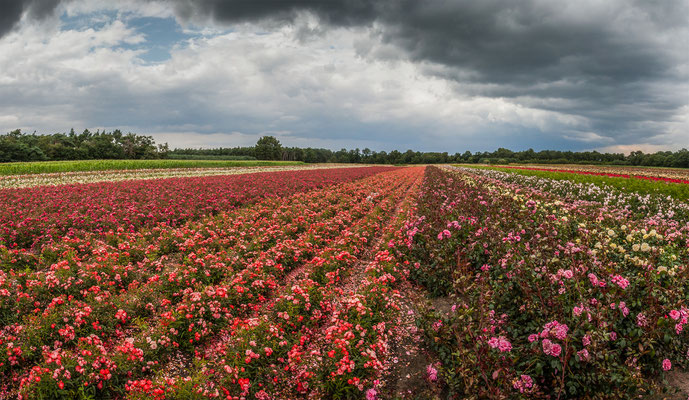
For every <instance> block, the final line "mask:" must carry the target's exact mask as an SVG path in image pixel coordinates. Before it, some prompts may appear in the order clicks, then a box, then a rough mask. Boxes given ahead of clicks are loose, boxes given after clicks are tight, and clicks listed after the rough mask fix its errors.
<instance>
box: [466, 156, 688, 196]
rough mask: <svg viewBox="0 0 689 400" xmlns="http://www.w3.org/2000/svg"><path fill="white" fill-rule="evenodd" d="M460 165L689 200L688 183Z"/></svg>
mask: <svg viewBox="0 0 689 400" xmlns="http://www.w3.org/2000/svg"><path fill="white" fill-rule="evenodd" d="M458 166H460V167H468V168H476V169H492V170H495V171H502V172H508V173H513V174H520V175H526V176H538V177H541V178H548V179H555V180H568V181H570V182H576V183H594V184H596V185H608V186H611V187H613V188H615V189H618V190H621V191H623V192H627V193H639V194H643V195H645V194H655V195H663V196H671V197H672V198H674V199H676V200H680V201H687V200H689V185H686V184H682V183H668V182H662V181H649V180H645V179H637V178H618V177H614V176H599V175H581V174H577V173H569V172H551V171H533V170H525V169H515V168H500V167H488V166H480V165H466V164H462V165H458Z"/></svg>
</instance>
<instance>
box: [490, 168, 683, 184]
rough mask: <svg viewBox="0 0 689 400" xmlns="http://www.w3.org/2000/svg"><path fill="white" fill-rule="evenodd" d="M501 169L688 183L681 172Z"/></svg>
mask: <svg viewBox="0 0 689 400" xmlns="http://www.w3.org/2000/svg"><path fill="white" fill-rule="evenodd" d="M502 168H514V169H520V170H528V171H547V172H567V173H572V174H581V175H597V176H611V177H614V178H634V179H646V180H649V181H662V182H667V183H689V176H687V174H686V173H685V172H684V171H683V170H679V171H671V172H667V170H658V171H656V170H653V169H642V170H639V169H636V170H633V171H630V170H629V169H627V168H611V167H599V168H592V167H591V166H588V167H584V168H575V167H566V166H562V167H560V166H557V167H547V168H545V167H532V166H514V167H513V166H503V167H502Z"/></svg>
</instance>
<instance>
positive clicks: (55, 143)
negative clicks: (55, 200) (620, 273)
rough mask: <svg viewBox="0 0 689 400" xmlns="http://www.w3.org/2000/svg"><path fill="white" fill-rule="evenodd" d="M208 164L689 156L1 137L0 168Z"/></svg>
mask: <svg viewBox="0 0 689 400" xmlns="http://www.w3.org/2000/svg"><path fill="white" fill-rule="evenodd" d="M156 158H159V159H164V158H169V159H192V160H200V159H209V160H216V159H217V160H256V159H258V160H284V161H304V162H307V163H328V162H333V163H366V164H444V163H475V164H479V163H481V164H508V163H536V164H566V163H567V164H611V165H638V166H654V167H679V168H689V150H687V149H682V150H679V151H675V152H672V151H660V152H657V153H643V152H641V151H635V152H632V153H631V154H629V155H625V154H622V153H600V152H597V151H581V152H573V151H559V150H541V151H534V150H533V149H529V150H524V151H511V150H508V149H505V148H499V149H497V150H495V151H492V152H474V153H472V152H470V151H464V152H461V153H460V152H457V153H454V154H450V153H448V152H444V153H438V152H420V151H413V150H407V151H405V152H400V151H398V150H393V151H391V152H385V151H373V150H370V149H363V150H361V149H353V150H347V149H341V150H338V151H333V150H329V149H321V148H311V147H308V148H299V147H287V146H282V145H281V143H280V141H279V140H278V139H276V138H275V137H272V136H264V137H262V138H260V139H259V140H258V142H257V143H256V145H255V146H248V147H223V148H215V149H174V150H170V149H169V146H168V144H167V143H165V144H156V143H155V141H154V140H153V138H152V137H151V136H144V135H139V134H135V133H127V134H124V133H122V132H121V131H119V130H114V131H112V132H105V131H103V132H101V131H96V132H90V131H89V130H85V131H83V132H82V133H80V134H77V133H75V132H74V130H72V131H70V132H69V133H55V134H50V135H38V134H36V133H32V134H26V133H22V132H21V131H20V130H15V131H12V132H9V133H7V134H4V135H0V162H16V161H60V160H100V159H156Z"/></svg>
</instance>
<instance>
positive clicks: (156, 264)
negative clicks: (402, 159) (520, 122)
mask: <svg viewBox="0 0 689 400" xmlns="http://www.w3.org/2000/svg"><path fill="white" fill-rule="evenodd" d="M361 170H362V169H356V171H361ZM380 171H381V170H380V169H378V172H380ZM388 171H389V172H384V173H379V174H376V175H373V176H371V177H369V178H364V179H363V180H358V181H355V182H352V183H343V184H339V185H334V186H333V185H329V186H327V187H324V188H322V189H319V190H311V191H308V192H305V193H296V194H293V195H292V196H289V197H284V198H277V197H273V198H268V199H264V200H262V201H260V202H258V203H256V204H255V205H252V206H248V207H243V208H238V209H234V210H231V211H228V212H222V213H220V214H218V215H217V216H213V217H207V218H203V219H201V220H198V221H192V222H188V223H186V224H184V225H182V226H180V227H178V228H174V229H172V228H169V227H166V226H156V227H153V228H150V229H147V228H146V229H141V230H138V231H134V232H120V233H119V234H117V235H113V236H106V237H103V236H101V235H98V234H93V233H91V232H88V231H83V232H82V233H81V234H80V235H78V236H77V237H74V238H72V237H66V238H62V239H59V240H54V241H52V242H50V243H49V244H46V245H45V246H44V247H43V252H42V254H41V256H40V257H38V258H31V259H27V258H26V257H24V256H26V253H22V252H11V251H6V252H5V253H4V256H3V258H2V260H1V261H0V265H1V266H2V275H1V277H0V286H1V288H0V293H1V294H2V296H0V316H1V318H2V326H3V329H2V332H0V343H2V345H3V347H5V350H6V352H4V353H3V354H2V355H0V371H2V374H3V376H4V378H3V379H2V382H4V383H5V385H6V386H5V387H4V388H3V390H4V392H3V393H2V396H3V397H8V396H13V395H16V392H17V390H18V391H19V392H20V393H21V395H22V396H23V397H24V398H43V399H47V398H79V397H82V398H85V397H87V396H93V397H97V398H109V397H112V398H122V397H127V398H214V397H218V396H222V397H223V398H224V397H226V396H230V397H233V398H234V397H236V398H239V397H240V396H249V397H251V398H254V397H255V398H295V397H302V396H305V395H307V394H308V395H310V396H312V397H314V398H360V397H361V396H362V395H363V393H364V391H367V392H368V393H369V395H375V393H376V390H380V389H376V387H377V385H379V381H378V378H379V377H380V376H381V375H382V374H383V372H384V371H385V370H386V368H387V364H388V362H389V361H388V360H387V356H388V354H387V348H388V341H389V328H386V322H388V321H392V320H393V319H394V314H395V310H396V308H397V305H396V302H397V298H396V295H395V292H394V291H393V288H392V285H393V284H394V282H395V281H396V280H397V279H398V278H401V275H400V272H399V271H398V270H397V269H396V267H395V266H394V264H392V265H391V264H390V263H389V260H390V258H389V256H388V255H387V252H386V251H385V250H384V248H385V247H386V242H384V241H383V240H382V238H383V237H384V236H391V235H393V234H394V233H395V231H396V230H397V229H395V223H394V221H397V224H399V223H401V221H400V220H399V219H394V218H393V217H394V216H395V215H398V214H399V213H400V212H401V209H402V208H401V207H402V205H403V204H408V201H407V202H406V203H405V199H409V198H411V195H412V194H413V193H414V187H415V186H416V185H418V183H419V182H420V178H421V174H422V169H421V168H415V169H396V170H392V171H390V170H388ZM285 178H286V177H285V176H280V175H279V174H272V176H271V179H273V180H274V181H275V182H276V183H278V184H282V185H283V186H284V185H285V184H286V183H288V181H289V179H285ZM349 179H350V180H351V179H353V178H352V176H351V175H350V176H349ZM391 221H393V222H391ZM398 227H399V226H398V225H397V228H398ZM379 250H381V251H379Z"/></svg>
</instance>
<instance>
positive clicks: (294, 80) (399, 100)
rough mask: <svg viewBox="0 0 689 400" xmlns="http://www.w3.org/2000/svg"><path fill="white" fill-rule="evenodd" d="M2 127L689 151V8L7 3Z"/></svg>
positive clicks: (678, 2)
mask: <svg viewBox="0 0 689 400" xmlns="http://www.w3.org/2000/svg"><path fill="white" fill-rule="evenodd" d="M0 94H1V95H0V131H1V132H8V131H10V130H14V129H17V128H21V129H22V130H23V131H28V132H32V131H37V132H38V133H54V132H64V131H68V130H69V129H70V128H74V129H75V130H77V131H81V130H83V129H84V128H89V129H91V130H95V129H106V130H112V129H116V128H119V129H121V130H123V131H131V132H137V133H142V134H147V135H152V136H154V137H155V138H156V140H157V141H158V142H169V143H170V145H171V147H217V146H224V147H228V146H241V145H252V144H253V143H255V141H256V139H257V138H258V137H260V136H262V135H273V136H276V137H278V138H279V139H280V141H281V142H282V143H283V144H286V145H291V146H313V147H326V148H332V149H339V148H342V147H346V148H355V147H358V148H364V147H368V148H371V149H374V150H393V149H399V150H406V149H408V148H411V149H415V150H423V151H448V152H450V153H454V152H463V151H465V150H471V151H478V150H481V151H483V150H494V149H496V148H497V147H508V148H511V149H514V150H523V149H527V148H529V147H532V148H534V149H536V150H539V149H566V150H589V149H598V150H605V151H625V152H626V151H630V150H634V149H641V150H644V151H655V150H665V149H670V150H672V149H679V148H681V147H689V0H657V1H652V0H599V1H595V0H579V1H571V0H566V1H564V0H481V1H474V0H320V1H319V0H283V1H281V0H272V1H269V0H225V1H221V0H164V1H154V0H148V1H147V0H139V1H133V0H130V1H107V0H83V1H81V0H72V1H69V0H63V1H60V0H24V1H19V0H0Z"/></svg>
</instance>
